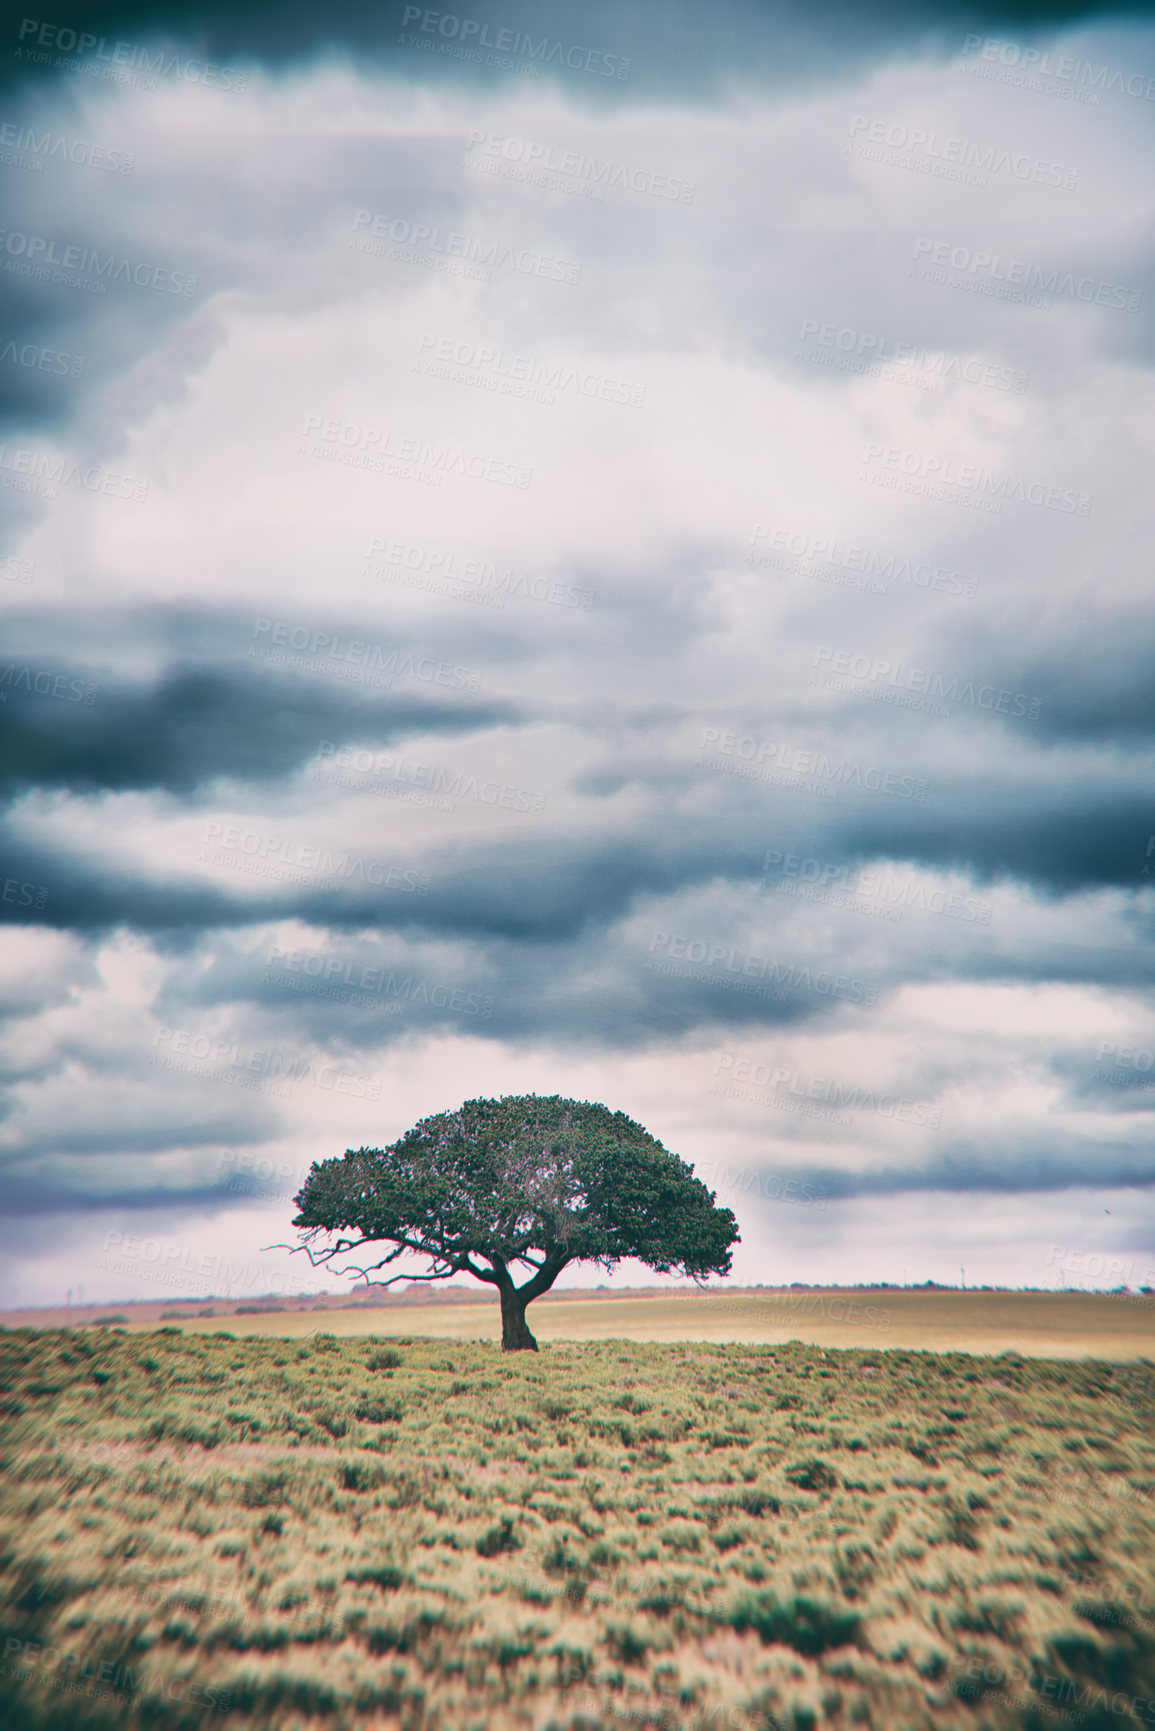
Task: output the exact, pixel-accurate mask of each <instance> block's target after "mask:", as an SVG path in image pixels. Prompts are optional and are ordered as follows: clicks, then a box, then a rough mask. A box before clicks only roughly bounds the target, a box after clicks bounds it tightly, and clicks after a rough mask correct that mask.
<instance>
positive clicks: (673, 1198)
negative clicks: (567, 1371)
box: [293, 1094, 738, 1297]
mask: <svg viewBox="0 0 1155 1731" xmlns="http://www.w3.org/2000/svg"><path fill="white" fill-rule="evenodd" d="M296 1202H297V1206H298V1209H299V1212H298V1214H297V1215H296V1216H295V1218H294V1222H293V1224H294V1225H295V1226H298V1227H300V1228H303V1229H304V1230H306V1231H307V1232H311V1233H314V1234H316V1233H320V1232H327V1233H335V1234H338V1235H339V1236H338V1241H337V1245H336V1246H334V1247H332V1253H334V1254H335V1253H337V1252H338V1250H343V1249H351V1248H353V1247H355V1246H360V1245H361V1244H364V1243H388V1244H392V1245H393V1246H394V1248H393V1250H391V1251H390V1252H388V1253H387V1254H386V1255H385V1256H384V1257H383V1258H382V1260H381V1261H380V1262H379V1263H375V1264H374V1265H373V1266H374V1267H384V1266H385V1265H386V1264H388V1263H390V1262H393V1261H396V1260H397V1258H398V1257H400V1256H402V1255H404V1254H406V1253H407V1252H412V1251H417V1252H419V1253H420V1254H422V1255H425V1256H428V1257H429V1258H431V1259H432V1261H433V1263H434V1271H435V1272H436V1273H438V1274H451V1273H456V1272H459V1271H462V1270H464V1271H465V1272H467V1273H469V1274H473V1275H475V1276H476V1277H477V1278H480V1279H485V1280H490V1281H492V1282H493V1283H494V1284H500V1283H501V1281H502V1280H503V1279H504V1278H506V1277H507V1270H508V1268H509V1266H510V1265H511V1264H516V1263H518V1262H519V1261H520V1262H524V1261H528V1260H530V1259H531V1258H540V1259H541V1260H540V1268H541V1271H542V1273H541V1275H540V1276H536V1277H535V1278H534V1279H533V1280H531V1281H530V1282H528V1283H527V1286H528V1287H532V1288H534V1290H532V1291H531V1292H530V1294H529V1295H530V1296H531V1297H536V1296H537V1294H538V1293H539V1292H542V1291H546V1290H548V1288H549V1286H550V1285H552V1283H553V1281H554V1280H555V1279H556V1278H557V1275H558V1273H560V1271H561V1269H562V1268H564V1267H566V1266H567V1265H568V1264H569V1263H571V1262H590V1261H592V1262H596V1263H598V1264H600V1265H601V1266H602V1267H605V1268H611V1267H613V1266H614V1264H615V1263H617V1262H618V1261H620V1260H621V1259H622V1258H623V1257H636V1258H638V1259H640V1260H641V1261H643V1262H645V1263H647V1264H648V1265H649V1266H650V1267H651V1268H654V1269H656V1270H658V1271H659V1272H661V1273H671V1272H680V1273H683V1274H687V1275H697V1276H704V1275H707V1274H711V1273H716V1274H726V1273H728V1272H729V1269H730V1256H731V1252H730V1246H731V1245H732V1244H733V1243H734V1242H735V1241H736V1240H737V1237H738V1228H737V1222H736V1221H735V1219H734V1216H733V1214H732V1213H731V1211H730V1210H729V1209H728V1208H719V1207H717V1206H716V1205H715V1204H714V1201H713V1198H712V1196H711V1194H710V1192H709V1191H708V1190H707V1189H706V1187H705V1185H704V1184H702V1183H700V1182H699V1180H698V1179H696V1178H695V1177H694V1175H693V1173H692V1172H691V1170H690V1168H689V1166H687V1165H686V1163H685V1161H683V1160H680V1159H679V1158H678V1156H677V1155H676V1154H671V1153H670V1152H669V1151H668V1150H667V1149H665V1148H664V1147H663V1146H662V1144H661V1143H660V1142H658V1141H657V1140H656V1139H655V1138H654V1137H653V1136H651V1135H649V1133H648V1132H647V1131H646V1130H644V1129H643V1128H642V1126H641V1125H640V1124H637V1123H635V1122H634V1120H633V1119H632V1118H627V1116H626V1115H625V1113H624V1112H611V1111H610V1110H609V1109H608V1108H607V1107H605V1106H601V1105H597V1104H595V1103H593V1102H590V1101H581V1100H566V1099H562V1098H561V1097H560V1096H557V1095H554V1096H549V1097H542V1096H538V1095H533V1094H531V1095H523V1096H516V1095H508V1096H506V1097H505V1098H503V1099H501V1100H484V1099H478V1100H467V1101H466V1102H465V1104H464V1105H463V1106H460V1107H459V1108H458V1109H457V1110H456V1111H454V1112H442V1113H439V1114H437V1115H436V1116H434V1117H430V1118H424V1119H422V1121H421V1122H420V1123H419V1124H417V1125H415V1126H414V1128H413V1129H412V1130H410V1131H408V1132H407V1133H406V1135H404V1136H402V1137H401V1138H400V1139H399V1140H398V1141H397V1142H394V1143H392V1144H391V1145H390V1146H389V1147H388V1148H385V1149H380V1148H359V1149H356V1150H353V1149H349V1150H348V1151H347V1152H346V1154H345V1156H344V1158H343V1159H333V1160H323V1161H320V1162H318V1163H316V1164H315V1165H314V1166H313V1168H312V1170H311V1171H310V1173H309V1176H308V1178H307V1179H306V1181H305V1184H304V1186H303V1187H302V1189H301V1190H300V1192H299V1193H298V1195H297V1197H296ZM347 1233H353V1234H355V1235H356V1236H355V1237H353V1238H346V1237H344V1236H341V1235H344V1234H347ZM315 1254H316V1253H315ZM477 1258H480V1259H482V1262H481V1263H479V1262H477V1261H476V1260H475V1259H477ZM531 1266H534V1267H538V1266H539V1264H538V1262H537V1261H532V1262H531ZM547 1273H548V1279H545V1278H544V1276H545V1274H547ZM543 1281H544V1283H543Z"/></svg>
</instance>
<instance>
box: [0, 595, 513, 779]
mask: <svg viewBox="0 0 1155 1731" xmlns="http://www.w3.org/2000/svg"><path fill="white" fill-rule="evenodd" d="M253 619H254V616H253V615H252V614H248V615H245V616H243V617H241V618H238V619H236V620H234V621H232V622H231V624H227V635H228V637H229V638H230V641H231V647H232V649H233V654H232V655H231V656H228V657H226V658H222V659H221V660H219V661H217V662H216V663H215V664H214V663H210V662H203V661H197V660H194V658H193V655H190V654H189V653H188V645H187V642H186V652H185V654H184V655H183V656H181V657H180V658H179V660H177V661H176V664H175V665H171V664H170V665H169V666H168V667H166V668H165V670H164V671H163V672H161V673H160V674H159V675H158V676H157V677H155V678H154V679H152V680H142V679H139V678H138V679H130V678H128V677H127V676H126V675H125V674H123V673H118V672H115V671H114V672H112V673H111V674H110V673H108V672H106V671H105V669H104V668H103V667H102V666H100V665H99V664H98V663H97V664H95V665H94V662H93V660H92V659H89V660H87V662H86V663H84V664H82V663H81V662H79V660H75V659H71V658H67V657H61V656H60V655H59V654H53V653H52V652H51V650H49V649H48V648H47V647H41V648H39V649H38V648H37V647H36V644H37V643H39V644H41V645H46V644H47V643H48V642H51V641H52V640H53V639H55V640H57V641H59V639H60V637H61V636H64V637H65V638H67V635H68V629H67V628H64V630H63V631H53V630H50V629H49V628H48V627H47V624H46V623H45V625H44V628H43V629H37V630H36V632H35V633H34V634H31V635H28V636H26V638H25V641H23V642H21V641H20V637H21V636H22V635H23V634H22V633H21V632H20V631H19V630H17V629H13V627H12V626H11V625H10V627H9V632H8V638H7V642H8V655H7V657H6V658H5V660H4V662H3V663H2V664H0V701H2V707H0V763H2V769H0V792H2V793H3V794H6V796H7V797H8V798H9V799H11V798H12V797H14V796H16V795H18V794H19V793H21V792H23V791H25V790H26V789H28V788H30V787H42V788H66V789H69V790H71V791H73V792H77V793H92V792H97V791H99V790H110V791H125V790H127V789H143V788H150V789H157V790H163V791H165V792H168V793H171V794H174V795H177V796H179V797H183V798H186V799H195V797H196V795H197V793H198V791H200V790H203V789H205V788H206V787H207V786H208V785H209V784H211V783H213V782H215V781H218V780H221V779H224V778H229V779H233V780H240V781H256V782H267V781H273V780H276V779H277V778H278V777H285V776H288V775H291V774H292V773H293V772H294V771H295V770H296V769H298V768H300V766H301V765H302V764H303V763H307V762H308V761H309V760H310V758H312V757H313V756H315V755H316V752H317V748H318V742H319V741H320V740H322V739H330V740H334V741H336V742H342V741H344V740H347V739H354V738H355V739H357V740H359V741H368V742H372V743H379V744H388V743H390V742H392V741H394V740H398V739H402V738H404V737H406V736H411V735H414V734H422V735H441V736H452V735H461V734H463V733H468V732H471V731H474V730H477V729H479V728H483V727H487V726H493V725H496V724H498V723H501V722H508V721H510V720H512V719H513V718H514V717H515V715H517V714H518V713H519V710H518V708H516V707H515V706H514V705H512V704H509V703H505V702H502V701H499V700H485V699H481V698H476V697H470V696H469V695H467V694H462V693H461V692H460V691H458V692H457V693H456V694H455V695H454V697H452V698H450V697H448V696H443V695H442V694H441V688H440V687H438V686H437V685H436V684H435V683H434V680H433V678H432V676H431V678H430V680H429V682H428V690H429V695H428V696H427V695H426V694H425V688H423V686H422V685H421V684H420V683H419V681H418V680H417V679H413V680H411V681H409V683H410V684H411V686H412V687H414V689H410V690H406V689H404V687H403V688H402V689H401V690H400V691H391V690H390V691H384V692H378V691H374V690H373V689H371V688H361V689H359V688H358V686H357V684H355V683H352V682H349V683H345V682H337V681H334V680H332V679H327V678H325V677H324V675H325V674H326V673H327V672H328V671H329V670H330V668H331V666H332V663H330V664H329V667H326V664H325V661H324V658H323V656H321V657H315V658H314V662H313V665H312V666H310V665H308V664H307V665H306V666H305V668H304V669H303V670H301V671H299V672H298V671H281V670H280V669H278V668H276V667H271V666H262V665H260V664H258V663H256V662H248V663H245V662H244V661H243V660H242V659H241V657H242V656H243V654H244V651H243V649H242V650H240V651H239V653H238V651H237V645H238V644H240V643H243V642H244V641H245V640H246V639H248V640H250V641H251V640H252V637H253ZM182 623H183V624H186V625H187V626H188V629H189V636H190V637H195V635H196V622H195V621H192V620H170V621H169V622H168V624H169V627H170V628H175V629H178V630H179V629H180V627H181V625H182ZM217 629H219V630H220V631H221V632H222V633H224V632H225V631H226V625H222V624H220V623H219V622H218V627H217ZM327 629H328V633H329V635H330V636H331V637H335V638H341V637H342V633H341V632H340V629H339V628H338V627H335V626H333V625H332V623H330V624H329V626H328V628H327ZM353 635H354V633H353V632H351V631H349V630H346V631H345V632H344V633H343V639H344V642H345V644H348V642H349V641H350V640H351V638H352V637H353ZM451 653H452V646H451V648H450V649H446V648H444V647H442V648H440V649H438V650H435V651H434V652H433V653H432V654H431V655H430V654H429V651H428V646H422V645H416V646H410V645H408V644H406V645H402V646H401V650H400V652H399V660H400V664H401V665H402V666H406V665H407V664H408V663H407V661H406V657H408V658H409V660H410V661H412V662H413V664H414V666H415V667H416V665H417V663H418V662H419V661H421V660H422V658H423V656H424V657H427V658H428V659H429V660H430V662H431V663H436V665H437V666H442V665H445V666H448V665H450V660H449V657H450V654H451ZM343 671H346V672H348V671H352V672H353V673H354V674H355V673H356V672H357V671H358V669H357V668H356V667H355V666H354V667H353V668H352V669H343Z"/></svg>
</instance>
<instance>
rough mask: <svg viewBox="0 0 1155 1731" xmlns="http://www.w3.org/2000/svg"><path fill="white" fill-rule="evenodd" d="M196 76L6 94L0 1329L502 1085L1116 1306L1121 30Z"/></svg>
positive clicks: (22, 40) (785, 1256)
mask: <svg viewBox="0 0 1155 1731" xmlns="http://www.w3.org/2000/svg"><path fill="white" fill-rule="evenodd" d="M165 17H166V19H167V22H166V23H165V24H164V25H163V26H162V24H161V23H160V22H159V21H158V16H157V15H156V14H155V13H154V12H153V10H152V9H150V8H149V7H147V6H136V7H121V8H119V9H114V8H111V7H105V8H90V9H89V10H88V11H86V12H84V13H82V14H79V13H78V14H70V15H69V16H68V17H64V16H58V17H54V18H52V19H48V20H44V19H42V18H40V17H36V18H32V19H26V20H23V21H22V22H21V21H19V20H16V21H13V22H12V24H11V25H10V26H8V27H6V28H7V29H8V37H7V39H6V40H5V41H4V42H3V43H2V44H0V80H2V82H3V97H2V112H0V127H2V131H0V173H2V175H3V185H4V193H5V198H4V209H5V212H6V215H5V217H4V223H5V225H6V226H5V228H4V230H3V232H2V233H0V266H2V271H0V294H2V295H3V300H4V310H3V317H2V320H0V379H2V382H3V386H4V393H3V402H4V425H3V428H2V431H0V438H2V451H0V480H2V484H3V489H4V494H3V502H4V507H5V509H4V513H3V518H4V539H3V543H2V546H0V592H2V594H3V604H4V610H5V618H4V626H5V631H4V649H3V652H2V656H0V730H2V731H3V736H4V747H3V757H2V769H3V792H4V811H3V837H2V845H0V866H2V871H0V915H2V917H3V919H4V921H5V923H6V930H5V936H4V941H3V945H2V947H0V957H2V960H0V1001H2V1003H3V1032H2V1046H0V1068H2V1075H3V1088H4V1097H3V1109H2V1113H0V1170H2V1174H3V1190H4V1195H5V1207H4V1211H3V1226H2V1229H0V1230H2V1233H3V1244H4V1250H5V1253H6V1254H5V1259H4V1260H5V1264H6V1272H5V1275H4V1280H3V1284H2V1286H0V1302H4V1303H7V1304H9V1305H13V1304H18V1303H54V1302H60V1301H61V1300H62V1299H63V1297H64V1294H65V1292H66V1291H67V1290H68V1289H70V1288H71V1289H72V1290H73V1293H74V1296H78V1295H79V1291H80V1287H81V1283H83V1287H84V1293H85V1296H86V1297H87V1298H95V1299H99V1300H101V1301H104V1300H113V1299H127V1298H156V1297H161V1296H167V1295H168V1294H170V1293H171V1294H172V1295H173V1296H177V1295H181V1294H191V1293H197V1294H201V1293H208V1292H214V1291H216V1292H220V1291H223V1290H225V1287H226V1284H227V1285H228V1287H229V1289H230V1290H231V1291H233V1293H234V1294H240V1293H244V1292H252V1293H256V1292H258V1291H260V1292H263V1291H267V1290H270V1289H274V1290H284V1291H293V1290H301V1289H302V1288H304V1287H309V1286H312V1287H316V1286H317V1285H318V1284H319V1279H318V1277H317V1276H315V1275H313V1274H312V1271H311V1270H310V1269H309V1267H308V1265H307V1263H304V1262H303V1259H302V1258H301V1257H300V1256H297V1257H293V1256H290V1255H289V1254H288V1253H287V1252H286V1251H284V1250H267V1249H265V1248H263V1247H265V1246H268V1245H270V1244H275V1243H277V1242H278V1241H280V1242H285V1241H287V1240H292V1238H293V1236H294V1235H293V1233H292V1229H291V1227H290V1224H289V1222H290V1217H291V1213H292V1206H291V1196H292V1194H293V1192H294V1190H295V1189H296V1188H297V1187H298V1186H299V1184H300V1182H301V1179H302V1178H303V1175H304V1173H305V1172H306V1171H307V1170H308V1167H309V1164H310V1162H311V1161H312V1160H314V1159H317V1158H324V1157H328V1156H332V1155H334V1154H339V1153H341V1152H342V1151H343V1150H344V1149H345V1148H346V1147H348V1146H359V1145H361V1144H362V1143H364V1144H368V1145H383V1144H384V1143H386V1142H387V1141H389V1140H391V1139H393V1138H394V1137H395V1136H397V1135H399V1134H400V1133H402V1132H403V1131H404V1130H406V1129H407V1128H408V1127H409V1126H410V1125H411V1124H412V1123H414V1122H415V1121H416V1120H417V1119H418V1118H420V1117H422V1116H424V1115H425V1114H427V1113H430V1112H435V1111H439V1110H444V1109H448V1108H451V1107H453V1106H456V1105H457V1104H459V1103H460V1102H461V1101H462V1100H463V1099H466V1098H470V1097H473V1096H476V1095H479V1094H484V1095H500V1094H505V1093H528V1092H537V1093H561V1094H565V1095H571V1096H575V1097H578V1098H583V1099H585V1098H589V1099H597V1100H601V1101H604V1102H605V1103H606V1104H608V1105H610V1106H611V1107H613V1108H615V1109H621V1110H624V1111H626V1112H628V1113H629V1114H630V1115H631V1116H632V1117H635V1118H637V1119H639V1120H640V1121H641V1122H642V1123H644V1124H645V1125H646V1126H647V1128H648V1129H650V1130H651V1131H652V1132H653V1133H654V1134H655V1135H657V1136H659V1137H660V1138H661V1139H662V1141H663V1142H664V1143H665V1144H666V1146H668V1147H670V1148H673V1149H674V1150H676V1151H677V1152H678V1153H680V1154H682V1155H683V1156H684V1157H685V1158H686V1159H688V1160H691V1161H692V1162H693V1163H694V1164H695V1166H696V1168H697V1170H698V1171H699V1174H700V1175H701V1176H702V1177H703V1178H705V1179H706V1181H707V1182H708V1183H710V1184H711V1186H712V1188H715V1189H716V1190H717V1192H718V1197H719V1200H720V1201H722V1202H724V1203H726V1204H727V1205H728V1206H731V1207H733V1208H734V1209H735V1212H736V1213H737V1215H738V1218H739V1222H740V1225H741V1230H742V1243H741V1245H740V1246H739V1247H738V1249H737V1252H736V1255H735V1276H736V1277H738V1278H741V1279H743V1280H749V1281H764V1282H767V1283H771V1282H773V1283H776V1282H786V1281H792V1280H801V1281H814V1282H817V1281H826V1280H838V1281H843V1282H845V1281H850V1280H867V1281H869V1280H901V1279H903V1278H906V1279H908V1280H911V1281H916V1280H925V1279H936V1280H940V1281H949V1282H954V1281H957V1280H958V1279H959V1278H960V1269H965V1270H966V1278H967V1281H968V1283H969V1282H972V1281H973V1282H975V1283H979V1282H984V1281H986V1282H991V1283H1003V1284H1010V1285H1029V1286H1052V1285H1060V1284H1067V1285H1105V1286H1112V1285H1118V1284H1121V1283H1128V1284H1131V1285H1134V1286H1138V1285H1140V1284H1143V1283H1145V1282H1147V1281H1155V1206H1153V1201H1152V1184H1153V1182H1155V1162H1153V1160H1152V1151H1151V1134H1150V1128H1149V1127H1150V1124H1151V1122H1152V1112H1153V1109H1155V1000H1153V997H1152V962H1153V960H1155V929H1153V926H1152V918H1151V900H1150V898H1151V887H1150V886H1151V877H1150V871H1151V869H1152V866H1153V865H1155V797H1153V794H1152V774H1151V770H1152V751H1151V740H1150V735H1151V723H1152V719H1153V715H1155V685H1153V684H1152V679H1151V662H1152V649H1153V647H1155V595H1153V593H1152V589H1151V565H1150V549H1151V533H1150V530H1151V511H1150V505H1149V500H1150V474H1151V465H1152V454H1153V453H1152V443H1153V439H1152V416H1151V407H1150V404H1151V399H1150V377H1151V356H1152V352H1153V319H1155V276H1153V272H1152V259H1151V252H1152V242H1151V235H1152V226H1151V211H1152V204H1153V203H1155V175H1153V174H1152V164H1153V160H1155V149H1153V145H1155V27H1153V25H1152V23H1151V21H1150V20H1149V18H1148V17H1147V16H1146V15H1145V12H1144V10H1142V9H1139V8H1136V7H1132V8H1130V9H1119V10H1118V11H1111V12H1107V11H1103V10H1102V9H1094V8H1085V7H1084V8H1078V7H1068V8H1063V9H1061V12H1059V13H1053V14H1049V15H1044V13H1043V12H1042V11H1041V9H1039V8H1037V7H1032V8H1023V7H1020V8H1018V9H1014V8H1010V9H1008V8H1005V7H998V6H986V7H985V8H970V7H966V6H959V7H957V8H954V9H945V10H944V8H942V7H941V6H936V7H934V8H930V7H926V8H925V9H924V8H923V7H922V6H919V5H904V6H894V7H892V8H889V9H883V8H873V9H871V11H870V13H869V14H864V13H862V12H861V11H859V10H858V9H850V8H846V9H844V8H842V7H841V6H837V5H834V4H831V3H830V0H825V3H824V4H823V5H821V6H819V7H814V6H812V5H811V6H801V5H791V6H787V5H782V4H758V5H754V4H748V5H742V4H733V3H732V4H728V5H726V6H724V7H723V8H722V10H721V11H720V12H719V11H717V10H715V11H713V12H711V13H710V14H709V15H708V17H707V15H706V14H705V13H703V11H702V10H701V9H700V8H698V7H691V6H688V5H684V4H683V5H678V6H664V7H663V8H661V9H660V11H659V9H657V8H652V9H651V8H645V7H641V6H635V7H628V6H627V7H623V6H617V5H615V6H612V7H610V6H600V7H596V6H595V7H592V8H591V7H588V6H583V7H578V6H569V5H552V6H519V5H517V4H515V3H513V0H511V3H510V4H508V5H504V4H503V0H501V3H499V0H495V4H494V6H493V8H492V9H488V0H487V8H485V9H483V8H482V7H481V6H480V5H479V6H477V7H473V8H472V10H470V11H469V12H468V13H467V12H465V11H462V12H461V13H459V14H458V13H451V12H447V11H430V10H424V9H419V8H417V7H406V6H403V5H396V6H390V7H387V8H385V10H384V11H383V10H382V9H381V8H380V7H377V6H374V7H372V8H365V9H363V10H362V9H360V8H355V7H346V8H342V7H341V6H335V7H330V8H326V9H325V10H324V15H323V20H322V21H320V22H319V21H318V15H317V12H316V9H315V8H313V7H300V8H292V7H290V8H285V7H277V8H268V7H259V6H254V7H249V8H247V9H246V8H245V7H243V6H242V7H241V8H235V7H234V8H230V9H229V10H228V12H227V13H226V11H225V10H224V9H223V8H219V9H218V8H215V7H212V6H202V7H200V8H198V9H194V10H192V11H190V12H188V13H187V15H185V16H183V18H182V17H181V16H180V15H179V14H178V13H176V12H174V10H173V9H172V8H171V7H170V8H166V9H165ZM174 18H176V19H177V22H175V23H174V22H173V19H174ZM643 1273H644V1271H642V1270H639V1269H637V1268H633V1269H629V1268H627V1269H623V1270H622V1271H621V1276H620V1278H622V1279H633V1280H637V1279H638V1278H639V1277H640V1276H641V1275H642V1274H643ZM568 1278H569V1279H570V1280H578V1281H581V1280H586V1281H589V1282H591V1283H596V1282H598V1281H602V1280H604V1279H605V1278H606V1276H605V1275H604V1274H603V1273H602V1272H601V1271H598V1270H595V1269H588V1270H584V1271H581V1270H578V1271H571V1273H570V1275H569V1277H568ZM327 1284H329V1285H335V1284H336V1283H335V1282H334V1281H332V1280H331V1279H330V1280H328V1282H327Z"/></svg>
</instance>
